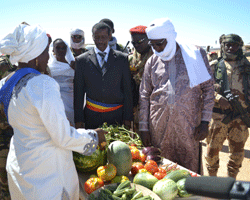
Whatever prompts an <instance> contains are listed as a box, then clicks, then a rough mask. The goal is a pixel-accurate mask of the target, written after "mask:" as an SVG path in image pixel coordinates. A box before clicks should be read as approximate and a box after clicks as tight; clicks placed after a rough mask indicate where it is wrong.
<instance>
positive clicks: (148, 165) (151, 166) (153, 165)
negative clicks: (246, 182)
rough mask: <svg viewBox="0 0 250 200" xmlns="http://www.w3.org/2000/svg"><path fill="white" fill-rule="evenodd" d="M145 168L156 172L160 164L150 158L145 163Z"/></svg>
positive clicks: (152, 172)
mask: <svg viewBox="0 0 250 200" xmlns="http://www.w3.org/2000/svg"><path fill="white" fill-rule="evenodd" d="M144 168H145V169H146V170H147V171H149V172H150V173H151V174H154V173H155V172H158V170H159V169H158V165H157V163H156V162H155V161H153V160H149V161H147V162H146V164H145V165H144Z"/></svg>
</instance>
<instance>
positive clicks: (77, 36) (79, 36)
mask: <svg viewBox="0 0 250 200" xmlns="http://www.w3.org/2000/svg"><path fill="white" fill-rule="evenodd" d="M71 37H72V38H74V39H82V36H81V35H72V36H71Z"/></svg>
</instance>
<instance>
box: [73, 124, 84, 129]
mask: <svg viewBox="0 0 250 200" xmlns="http://www.w3.org/2000/svg"><path fill="white" fill-rule="evenodd" d="M75 128H76V129H78V128H85V125H84V122H76V124H75Z"/></svg>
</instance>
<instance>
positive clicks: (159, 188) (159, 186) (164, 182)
mask: <svg viewBox="0 0 250 200" xmlns="http://www.w3.org/2000/svg"><path fill="white" fill-rule="evenodd" d="M153 192H154V193H156V194H157V195H158V196H159V197H160V198H161V199H162V200H169V199H174V198H175V197H176V196H177V193H178V188H177V185H176V183H175V182H174V181H173V180H171V179H165V178H164V179H161V180H159V181H158V182H157V183H156V184H155V185H154V187H153Z"/></svg>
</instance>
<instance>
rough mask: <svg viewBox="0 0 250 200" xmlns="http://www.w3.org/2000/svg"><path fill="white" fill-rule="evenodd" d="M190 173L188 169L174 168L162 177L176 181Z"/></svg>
mask: <svg viewBox="0 0 250 200" xmlns="http://www.w3.org/2000/svg"><path fill="white" fill-rule="evenodd" d="M190 176H191V174H190V172H189V171H187V170H185V169H178V170H175V171H172V172H170V173H169V174H167V175H166V176H165V177H164V179H166V178H167V179H171V180H173V181H174V182H177V181H179V180H181V179H183V178H187V177H190Z"/></svg>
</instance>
